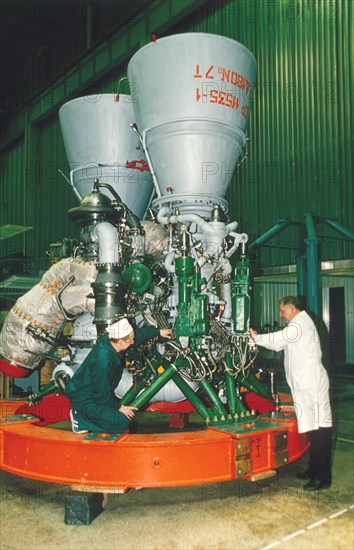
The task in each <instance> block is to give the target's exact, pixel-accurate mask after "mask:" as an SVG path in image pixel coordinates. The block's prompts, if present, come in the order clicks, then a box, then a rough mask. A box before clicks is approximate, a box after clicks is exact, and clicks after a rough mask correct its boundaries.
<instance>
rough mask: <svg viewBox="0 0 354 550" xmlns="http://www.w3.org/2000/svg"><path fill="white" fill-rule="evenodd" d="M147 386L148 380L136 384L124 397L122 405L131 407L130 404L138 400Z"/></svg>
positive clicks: (121, 401)
mask: <svg viewBox="0 0 354 550" xmlns="http://www.w3.org/2000/svg"><path fill="white" fill-rule="evenodd" d="M145 386H146V380H145V379H142V380H140V381H139V382H134V383H133V385H132V386H131V387H130V388H129V390H128V391H127V392H126V393H125V394H124V395H123V397H122V399H121V400H120V404H121V405H130V403H131V402H132V401H133V400H134V399H135V398H136V396H137V395H138V394H139V393H140V392H141V390H142V389H143V388H145Z"/></svg>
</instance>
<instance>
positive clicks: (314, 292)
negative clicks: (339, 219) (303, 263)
mask: <svg viewBox="0 0 354 550" xmlns="http://www.w3.org/2000/svg"><path fill="white" fill-rule="evenodd" d="M304 217H305V222H306V232H307V239H305V244H306V257H307V292H306V298H307V308H308V309H309V311H311V312H312V313H314V314H315V315H316V317H318V316H319V314H320V304H319V268H318V243H319V240H318V238H317V237H316V232H315V225H314V223H313V218H312V214H310V213H306V214H304Z"/></svg>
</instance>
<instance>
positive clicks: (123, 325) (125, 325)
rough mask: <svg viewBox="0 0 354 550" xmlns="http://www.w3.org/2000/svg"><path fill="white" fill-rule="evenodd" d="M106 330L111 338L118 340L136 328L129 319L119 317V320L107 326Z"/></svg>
mask: <svg viewBox="0 0 354 550" xmlns="http://www.w3.org/2000/svg"><path fill="white" fill-rule="evenodd" d="M106 330H107V332H108V334H109V337H110V338H114V340H118V339H119V338H125V337H126V336H128V334H131V333H132V332H133V330H134V329H133V327H132V326H131V324H130V323H129V321H128V319H119V321H117V322H116V323H113V325H110V326H109V327H107V329H106Z"/></svg>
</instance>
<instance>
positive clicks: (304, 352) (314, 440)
mask: <svg viewBox="0 0 354 550" xmlns="http://www.w3.org/2000/svg"><path fill="white" fill-rule="evenodd" d="M279 311H280V316H281V317H282V319H284V321H285V323H286V327H285V328H284V329H283V330H279V331H277V332H271V333H267V334H258V333H257V332H256V331H255V330H253V329H250V335H251V338H253V339H254V341H255V343H256V344H257V345H258V346H262V347H265V348H267V349H271V350H274V351H281V350H284V367H285V376H286V380H287V382H288V384H289V386H290V390H291V393H292V397H293V401H294V405H295V411H296V416H297V421H298V430H299V433H304V432H305V433H306V434H307V436H308V438H309V441H310V444H311V447H310V461H309V467H308V469H307V470H306V471H305V472H301V473H298V474H297V477H299V478H300V479H306V480H309V481H308V482H307V483H306V484H305V485H304V489H305V490H306V491H315V490H321V489H328V488H329V487H330V485H331V481H332V476H331V451H332V414H331V405H330V399H329V380H328V375H327V372H326V370H325V368H324V366H323V365H322V362H321V357H322V352H321V346H320V341H319V336H318V332H317V330H316V327H315V324H314V323H313V321H312V319H311V317H310V316H309V315H308V314H307V313H306V311H302V308H301V303H300V302H299V300H298V298H296V296H286V297H285V298H282V299H281V300H280V303H279Z"/></svg>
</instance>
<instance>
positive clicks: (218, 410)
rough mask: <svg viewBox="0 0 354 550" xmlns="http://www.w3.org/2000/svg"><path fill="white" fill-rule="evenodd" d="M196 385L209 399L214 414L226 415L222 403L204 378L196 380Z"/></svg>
mask: <svg viewBox="0 0 354 550" xmlns="http://www.w3.org/2000/svg"><path fill="white" fill-rule="evenodd" d="M198 385H199V386H200V388H201V389H202V390H203V392H204V393H205V395H206V397H207V398H208V399H209V401H210V403H211V404H212V406H213V412H214V415H215V416H223V417H224V418H226V417H227V411H226V409H225V407H224V405H223V404H222V402H221V400H220V398H219V396H218V395H217V394H216V393H215V391H214V389H213V388H212V387H211V386H210V384H209V383H208V382H207V381H206V380H198Z"/></svg>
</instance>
